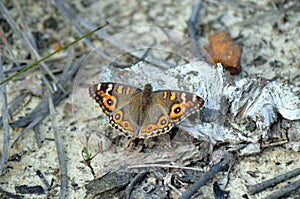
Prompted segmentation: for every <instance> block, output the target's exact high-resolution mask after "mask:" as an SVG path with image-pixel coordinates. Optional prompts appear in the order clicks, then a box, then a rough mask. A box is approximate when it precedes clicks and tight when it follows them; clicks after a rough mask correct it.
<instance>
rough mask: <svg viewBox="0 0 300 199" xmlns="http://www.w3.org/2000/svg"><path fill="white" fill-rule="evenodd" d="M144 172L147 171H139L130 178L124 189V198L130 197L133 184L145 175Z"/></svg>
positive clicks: (128, 198)
mask: <svg viewBox="0 0 300 199" xmlns="http://www.w3.org/2000/svg"><path fill="white" fill-rule="evenodd" d="M146 174H147V172H143V173H139V174H137V175H136V176H134V178H133V179H132V180H131V182H130V183H129V185H128V186H127V187H126V189H125V198H126V199H130V194H131V192H132V190H133V188H134V186H135V185H136V184H137V183H138V182H139V181H141V180H142V179H143V178H144V177H145V176H146Z"/></svg>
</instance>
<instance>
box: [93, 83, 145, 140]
mask: <svg viewBox="0 0 300 199" xmlns="http://www.w3.org/2000/svg"><path fill="white" fill-rule="evenodd" d="M141 91H142V90H141V89H139V88H135V87H131V86H127V85H125V84H119V83H112V82H105V83H99V84H94V85H91V86H90V87H89V93H90V96H91V97H92V98H93V99H95V101H96V102H97V103H98V104H99V106H100V107H101V109H102V110H103V112H104V113H105V114H107V115H108V116H109V124H110V125H111V126H112V127H113V128H115V129H117V130H119V131H121V132H123V133H124V134H125V135H126V136H132V135H133V134H134V132H135V131H137V129H138V126H137V125H136V124H135V122H134V120H133V119H132V118H131V115H132V113H131V112H132V111H131V112H130V110H129V107H131V106H133V107H136V109H138V108H139V105H138V101H139V98H140V93H141ZM129 105H130V106H129Z"/></svg>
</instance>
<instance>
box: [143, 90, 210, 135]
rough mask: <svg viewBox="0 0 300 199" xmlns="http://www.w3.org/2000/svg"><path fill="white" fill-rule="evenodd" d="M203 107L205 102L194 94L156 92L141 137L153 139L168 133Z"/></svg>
mask: <svg viewBox="0 0 300 199" xmlns="http://www.w3.org/2000/svg"><path fill="white" fill-rule="evenodd" d="M203 105H204V100H203V99H202V98H201V97H199V96H198V95H195V94H192V93H188V92H183V91H171V90H161V91H155V92H153V94H152V106H151V108H150V110H149V114H148V117H147V118H146V119H145V125H144V126H143V128H142V129H141V130H140V132H139V136H140V137H147V136H148V137H151V136H156V135H158V134H163V133H167V132H169V131H170V130H171V129H172V127H173V126H174V124H176V123H179V122H181V121H182V120H184V119H185V118H186V117H188V116H189V115H191V114H194V113H196V112H199V111H200V110H201V109H202V107H203Z"/></svg>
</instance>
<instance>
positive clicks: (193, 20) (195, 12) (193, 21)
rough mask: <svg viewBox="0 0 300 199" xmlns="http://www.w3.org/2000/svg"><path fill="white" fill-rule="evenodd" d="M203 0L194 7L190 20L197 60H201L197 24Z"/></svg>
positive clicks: (189, 25)
mask: <svg viewBox="0 0 300 199" xmlns="http://www.w3.org/2000/svg"><path fill="white" fill-rule="evenodd" d="M200 5H201V0H198V1H197V2H196V3H195V5H194V6H193V10H192V15H191V17H190V19H189V20H188V22H187V24H188V31H189V34H190V37H191V40H192V49H193V56H194V57H196V58H201V55H200V53H199V49H198V45H197V38H196V28H195V26H196V22H197V17H198V13H199V10H200Z"/></svg>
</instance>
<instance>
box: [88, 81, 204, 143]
mask: <svg viewBox="0 0 300 199" xmlns="http://www.w3.org/2000/svg"><path fill="white" fill-rule="evenodd" d="M89 94H90V96H91V97H92V98H93V99H94V100H95V101H96V102H97V103H98V104H99V106H100V107H101V109H102V111H103V112H104V113H105V114H106V115H107V116H108V118H109V124H110V126H111V127H113V128H114V129H116V130H118V131H120V132H122V133H123V134H124V135H125V136H128V137H134V138H143V139H146V138H149V137H154V136H158V135H161V134H165V133H168V132H169V131H171V129H172V128H173V127H174V125H175V124H177V123H179V122H181V121H183V120H184V119H185V118H186V117H188V116H190V115H191V114H194V113H196V112H199V111H200V110H201V109H202V107H203V105H204V100H203V99H202V98H201V97H199V96H198V95H195V94H193V93H189V92H184V91H175V90H157V91H153V88H152V86H151V84H146V85H145V86H144V89H143V90H142V89H139V88H136V87H132V86H128V85H125V84H121V83H113V82H104V83H98V84H93V85H91V86H90V87H89Z"/></svg>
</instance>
